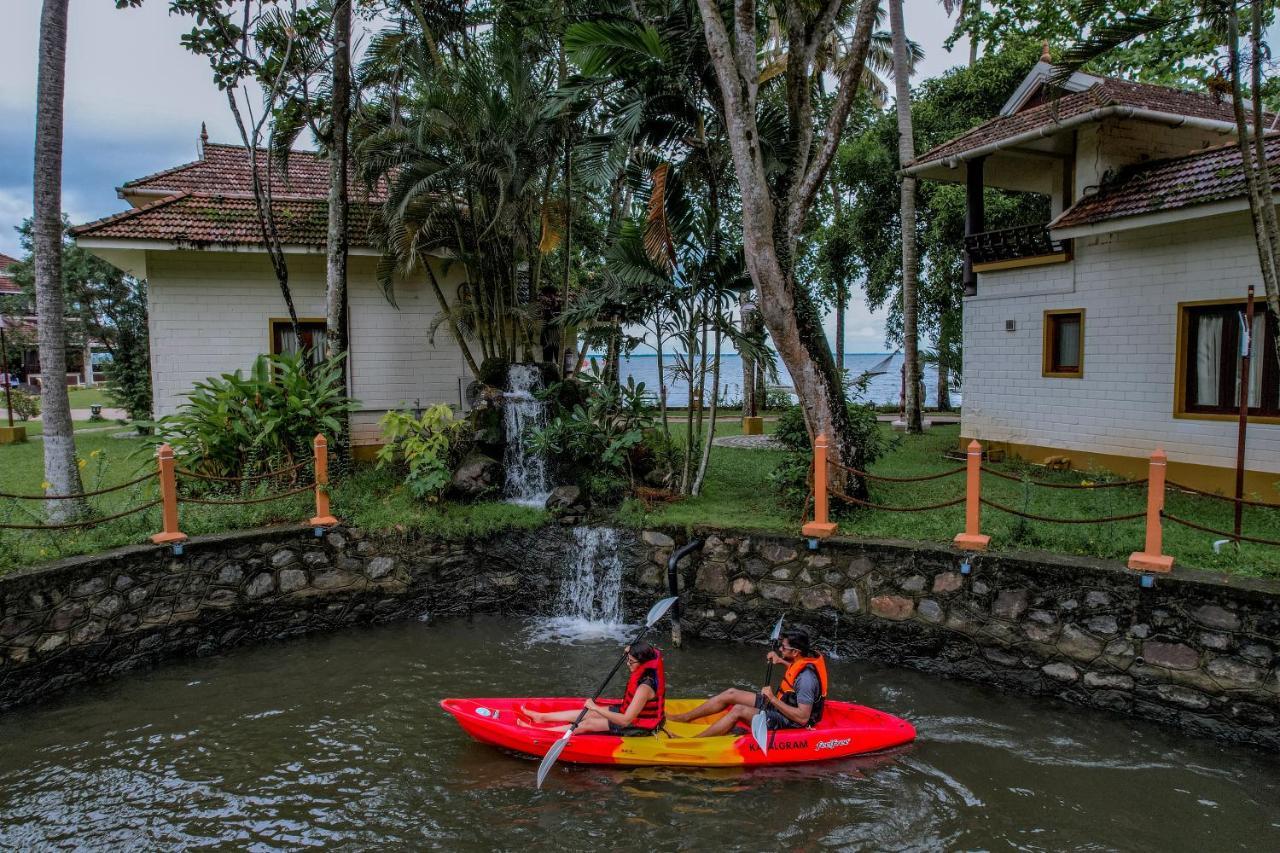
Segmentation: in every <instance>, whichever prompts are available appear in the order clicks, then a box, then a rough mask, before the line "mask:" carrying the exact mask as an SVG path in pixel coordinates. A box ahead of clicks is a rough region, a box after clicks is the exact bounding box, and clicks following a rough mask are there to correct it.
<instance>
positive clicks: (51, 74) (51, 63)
mask: <svg viewBox="0 0 1280 853" xmlns="http://www.w3.org/2000/svg"><path fill="white" fill-rule="evenodd" d="M67 3H68V0H44V7H43V10H42V12H41V15H40V67H39V72H38V73H39V77H38V80H37V83H36V164H35V182H34V183H35V199H34V204H35V207H34V213H35V218H34V222H33V229H32V231H33V233H32V254H33V255H34V256H35V290H36V314H37V315H38V316H39V318H40V405H41V409H42V412H43V414H42V417H41V419H42V420H43V422H44V479H45V483H46V492H47V493H48V494H50V495H77V494H79V493H80V492H83V491H84V487H83V486H82V485H81V482H80V469H79V467H78V466H77V465H76V443H75V436H74V434H73V432H72V427H71V402H70V399H69V398H68V396H67V334H66V328H65V325H64V313H65V311H66V306H65V305H64V304H63V295H62V103H63V94H64V89H65V81H66V71H67ZM48 505H49V520H50V521H52V522H54V523H58V522H65V521H67V520H69V519H73V518H75V517H77V516H80V515H82V514H83V513H84V512H85V511H86V509H87V506H86V505H85V503H84V501H83V499H68V500H60V501H49V502H48Z"/></svg>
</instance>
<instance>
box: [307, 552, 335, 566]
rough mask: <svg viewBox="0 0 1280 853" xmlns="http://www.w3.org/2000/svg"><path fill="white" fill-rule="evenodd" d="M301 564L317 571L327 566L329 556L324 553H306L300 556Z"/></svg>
mask: <svg viewBox="0 0 1280 853" xmlns="http://www.w3.org/2000/svg"><path fill="white" fill-rule="evenodd" d="M302 562H304V563H306V564H307V565H308V566H309V567H311V568H312V569H318V568H321V567H323V566H327V565H329V555H328V554H326V553H325V552H324V551H307V552H306V553H305V554H303V555H302Z"/></svg>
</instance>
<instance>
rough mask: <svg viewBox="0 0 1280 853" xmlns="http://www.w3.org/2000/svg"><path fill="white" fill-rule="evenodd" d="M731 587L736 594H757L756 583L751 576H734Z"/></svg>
mask: <svg viewBox="0 0 1280 853" xmlns="http://www.w3.org/2000/svg"><path fill="white" fill-rule="evenodd" d="M729 589H730V591H731V592H732V593H733V594H734V595H755V592H756V585H755V584H754V583H752V581H751V578H734V579H733V585H732V586H731V587H730V588H729Z"/></svg>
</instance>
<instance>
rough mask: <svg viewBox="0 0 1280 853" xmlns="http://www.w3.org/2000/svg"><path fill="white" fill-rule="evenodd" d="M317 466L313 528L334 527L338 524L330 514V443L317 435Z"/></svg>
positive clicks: (313, 445) (314, 448)
mask: <svg viewBox="0 0 1280 853" xmlns="http://www.w3.org/2000/svg"><path fill="white" fill-rule="evenodd" d="M312 450H313V452H314V453H315V466H316V514H315V517H314V518H312V519H311V525H312V526H313V527H332V526H333V525H335V524H337V523H338V519H336V518H334V517H333V515H332V514H331V513H330V512H329V442H327V441H325V438H324V436H323V435H317V436H316V439H315V441H314V442H312Z"/></svg>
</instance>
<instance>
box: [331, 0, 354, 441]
mask: <svg viewBox="0 0 1280 853" xmlns="http://www.w3.org/2000/svg"><path fill="white" fill-rule="evenodd" d="M332 92H333V110H332V116H331V121H330V132H329V133H330V139H329V231H328V235H327V242H326V245H325V255H326V257H325V340H326V343H327V344H328V349H329V352H328V355H329V357H330V358H336V357H338V356H341V355H343V354H344V353H346V352H347V348H348V345H349V330H348V328H347V321H348V300H347V207H348V205H347V161H348V160H349V159H350V152H349V146H348V142H349V139H348V134H347V126H348V123H349V120H350V112H351V0H337V3H336V4H335V5H334V9H333V84H332ZM350 371H351V364H350V362H349V361H348V362H347V363H345V364H343V365H342V371H341V373H340V376H341V377H342V379H341V381H342V388H341V393H342V394H343V395H344V396H347V395H349V393H350V381H349V379H348V377H349V375H350ZM342 420H343V422H342V434H341V435H340V436H336V438H337V447H338V450H339V453H340V454H342V453H343V451H345V449H346V448H347V447H348V444H349V439H350V436H351V422H350V418H349V417H347V416H346V415H343V417H342Z"/></svg>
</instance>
